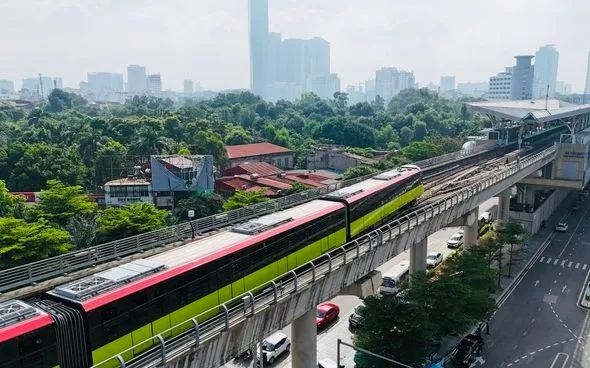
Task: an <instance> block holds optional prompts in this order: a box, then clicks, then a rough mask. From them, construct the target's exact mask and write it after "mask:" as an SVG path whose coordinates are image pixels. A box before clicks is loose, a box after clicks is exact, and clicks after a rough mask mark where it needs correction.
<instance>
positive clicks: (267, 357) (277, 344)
mask: <svg viewBox="0 0 590 368" xmlns="http://www.w3.org/2000/svg"><path fill="white" fill-rule="evenodd" d="M290 350H291V340H290V339H289V337H287V335H285V334H284V333H282V332H276V333H274V334H272V335H271V336H269V337H267V338H266V339H264V341H263V342H262V354H263V357H264V363H268V364H272V363H274V362H275V360H277V358H279V357H280V356H281V355H283V354H285V353H289V351H290ZM257 355H258V362H257V365H258V366H260V353H257Z"/></svg>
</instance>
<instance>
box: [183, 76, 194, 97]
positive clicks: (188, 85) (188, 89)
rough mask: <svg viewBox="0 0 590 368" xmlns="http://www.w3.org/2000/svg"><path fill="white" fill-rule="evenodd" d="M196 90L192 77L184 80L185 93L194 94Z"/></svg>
mask: <svg viewBox="0 0 590 368" xmlns="http://www.w3.org/2000/svg"><path fill="white" fill-rule="evenodd" d="M194 92H195V84H194V82H193V81H192V80H190V79H185V80H184V94H185V95H192V94H193V93H194Z"/></svg>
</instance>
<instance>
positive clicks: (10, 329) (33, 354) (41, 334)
mask: <svg viewBox="0 0 590 368" xmlns="http://www.w3.org/2000/svg"><path fill="white" fill-rule="evenodd" d="M58 366H59V365H58V356H57V343H56V334H55V326H54V322H53V319H52V318H51V316H50V315H49V314H47V313H45V312H44V311H42V310H41V309H39V308H37V307H34V306H32V305H29V304H27V303H25V302H22V301H20V300H15V299H12V300H7V301H4V302H0V368H25V367H26V368H48V367H58Z"/></svg>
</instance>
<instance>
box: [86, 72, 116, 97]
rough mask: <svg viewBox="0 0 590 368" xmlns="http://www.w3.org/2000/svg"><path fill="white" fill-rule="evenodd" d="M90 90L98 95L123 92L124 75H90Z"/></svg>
mask: <svg viewBox="0 0 590 368" xmlns="http://www.w3.org/2000/svg"><path fill="white" fill-rule="evenodd" d="M88 89H89V90H90V91H91V92H93V93H95V94H96V95H102V94H107V93H112V92H123V74H118V73H107V72H96V73H88Z"/></svg>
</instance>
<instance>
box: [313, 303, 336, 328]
mask: <svg viewBox="0 0 590 368" xmlns="http://www.w3.org/2000/svg"><path fill="white" fill-rule="evenodd" d="M339 314H340V307H338V306H337V305H336V304H334V303H322V304H320V305H318V306H317V315H316V318H315V324H316V326H317V328H318V330H319V329H322V328H324V327H326V326H327V325H329V324H330V323H331V322H333V321H334V320H336V318H338V315H339Z"/></svg>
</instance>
